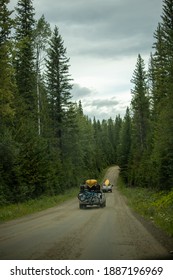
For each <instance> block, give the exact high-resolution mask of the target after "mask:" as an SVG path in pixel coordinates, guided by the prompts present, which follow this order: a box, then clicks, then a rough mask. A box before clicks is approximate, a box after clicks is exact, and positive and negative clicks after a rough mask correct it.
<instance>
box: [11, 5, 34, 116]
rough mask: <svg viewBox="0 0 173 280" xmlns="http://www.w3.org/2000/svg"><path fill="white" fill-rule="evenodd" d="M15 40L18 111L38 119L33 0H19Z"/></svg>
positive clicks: (22, 114)
mask: <svg viewBox="0 0 173 280" xmlns="http://www.w3.org/2000/svg"><path fill="white" fill-rule="evenodd" d="M16 13H17V15H16V18H15V31H16V32H15V40H16V55H15V68H16V80H17V86H18V92H19V98H20V100H21V101H20V105H19V108H18V111H19V113H20V115H21V116H22V117H24V116H25V117H26V116H27V118H28V117H29V116H31V117H32V118H34V119H35V121H36V113H37V96H36V75H35V55H34V30H35V20H34V15H35V12H34V8H33V4H32V0H19V1H18V3H17V7H16Z"/></svg>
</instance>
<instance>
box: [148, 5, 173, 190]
mask: <svg viewBox="0 0 173 280" xmlns="http://www.w3.org/2000/svg"><path fill="white" fill-rule="evenodd" d="M156 34H157V35H158V36H157V37H156V36H155V39H156V42H155V44H154V47H155V53H154V55H153V56H154V61H155V73H156V75H155V84H156V85H158V86H157V87H156V88H155V91H154V94H153V99H154V102H155V103H154V104H155V111H156V112H157V115H156V120H155V123H154V141H153V142H154V143H153V153H152V157H151V159H152V163H153V166H154V170H153V177H152V182H153V186H154V187H156V188H162V189H163V188H164V189H170V188H171V187H172V183H173V175H172V174H173V146H172V142H173V125H172V124H173V110H172V108H173V1H172V0H164V1H163V13H162V22H161V23H160V29H159V32H158V30H157V33H156Z"/></svg>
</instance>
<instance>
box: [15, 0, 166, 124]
mask: <svg viewBox="0 0 173 280" xmlns="http://www.w3.org/2000/svg"><path fill="white" fill-rule="evenodd" d="M10 2H11V5H16V3H17V2H18V1H17V0H11V1H10ZM33 6H34V8H35V12H36V18H40V17H41V15H42V14H44V16H45V19H46V21H47V22H49V23H50V24H51V27H52V29H54V27H55V25H56V26H58V28H59V32H60V34H61V36H62V38H63V40H64V47H66V48H67V57H69V58H70V65H71V66H70V69H69V71H70V74H71V75H72V78H73V83H74V87H73V91H72V95H73V100H75V101H78V100H81V101H82V105H83V109H84V113H85V114H86V115H88V116H89V117H91V118H92V117H93V116H95V117H96V118H97V119H108V118H109V117H112V118H113V119H115V117H116V115H118V114H120V115H121V116H122V117H123V116H124V113H125V110H126V108H127V106H129V105H130V100H131V93H130V92H131V88H132V87H133V85H132V84H131V82H130V80H131V78H132V75H133V71H134V69H135V65H136V61H137V56H138V54H141V56H142V58H143V59H144V61H145V64H146V67H147V65H148V60H149V56H150V53H151V51H152V45H153V42H154V38H153V34H154V32H155V30H156V28H157V25H158V22H160V21H161V14H162V0H145V1H144V0H105V1H102V0H33Z"/></svg>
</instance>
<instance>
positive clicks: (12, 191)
mask: <svg viewBox="0 0 173 280" xmlns="http://www.w3.org/2000/svg"><path fill="white" fill-rule="evenodd" d="M9 2H10V1H9V0H1V1H0V159H1V161H0V174H1V177H0V205H3V204H8V203H18V202H22V201H25V200H28V199H31V198H38V197H40V196H42V195H49V196H51V195H56V194H59V193H63V192H64V191H65V190H67V189H69V188H71V187H74V186H76V185H79V184H80V183H81V182H83V180H85V179H87V178H97V177H98V175H99V174H100V172H101V171H102V170H103V169H104V168H106V167H107V166H108V165H111V164H118V165H119V166H120V170H121V175H122V177H123V178H124V181H125V182H126V184H127V185H128V186H142V187H146V188H155V189H156V190H157V189H159V190H160V189H164V190H170V189H171V188H172V186H173V1H170V0H169V1H168V0H165V1H163V14H162V16H161V22H159V23H158V27H157V29H156V31H155V33H154V43H153V53H152V54H151V55H150V62H149V67H148V69H147V70H146V66H145V62H144V60H143V59H142V57H141V55H140V54H139V55H138V57H137V63H136V66H135V70H134V73H133V76H132V80H131V82H132V90H131V92H132V100H131V104H130V106H129V107H128V108H127V110H126V114H125V116H124V117H123V118H122V117H121V116H120V115H116V112H115V119H112V118H110V119H108V120H102V121H100V120H97V114H96V118H94V119H93V120H91V119H89V118H88V116H86V115H84V113H83V108H82V103H81V102H79V103H76V102H73V101H72V94H71V92H72V87H73V79H72V77H71V75H70V71H69V68H70V60H69V58H68V57H67V52H66V48H65V46H64V41H63V38H62V36H61V35H60V33H59V29H58V27H57V26H55V27H54V29H53V30H51V28H50V24H49V23H48V22H47V21H46V19H45V17H44V15H43V16H42V17H41V18H40V19H38V20H36V19H35V9H34V6H33V1H32V0H28V1H25V0H19V1H18V3H17V5H16V8H15V11H11V10H9V8H8V4H9Z"/></svg>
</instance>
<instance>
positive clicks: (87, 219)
mask: <svg viewBox="0 0 173 280" xmlns="http://www.w3.org/2000/svg"><path fill="white" fill-rule="evenodd" d="M118 174H119V169H118V167H116V166H113V167H110V168H109V169H108V171H107V173H106V175H105V178H108V179H109V180H110V182H111V183H112V184H113V185H114V187H113V192H112V193H108V194H106V199H107V201H106V207H105V208H87V209H79V203H78V199H77V197H76V198H75V199H72V200H70V201H68V202H65V203H62V204H61V205H60V206H57V207H54V208H51V209H48V210H46V211H42V212H40V213H37V214H34V215H30V216H27V217H24V218H21V219H17V220H14V221H11V222H7V223H4V224H1V225H0V259H4V260H5V259H11V260H14V259H16V260H18V259H20V260H22V259H45V260H50V259H59V260H60V259H61V260H63V259H64V260H68V259H69V260H77V259H80V260H86V259H88V260H104V259H107V260H114V259H115V260H123V259H126V260H128V259H129V260H130V259H133V260H134V259H170V255H169V252H168V251H169V250H168V248H166V247H164V246H163V245H162V244H161V243H160V242H159V241H158V240H157V239H156V238H155V237H154V236H153V235H152V234H151V232H150V231H149V230H148V228H147V227H145V226H144V225H143V223H141V222H140V220H139V219H137V218H136V216H135V215H134V214H133V212H132V211H131V210H130V209H129V207H128V206H127V204H126V202H125V199H124V197H123V196H122V195H121V194H120V193H119V191H118V189H117V178H118ZM170 249H171V248H170Z"/></svg>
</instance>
